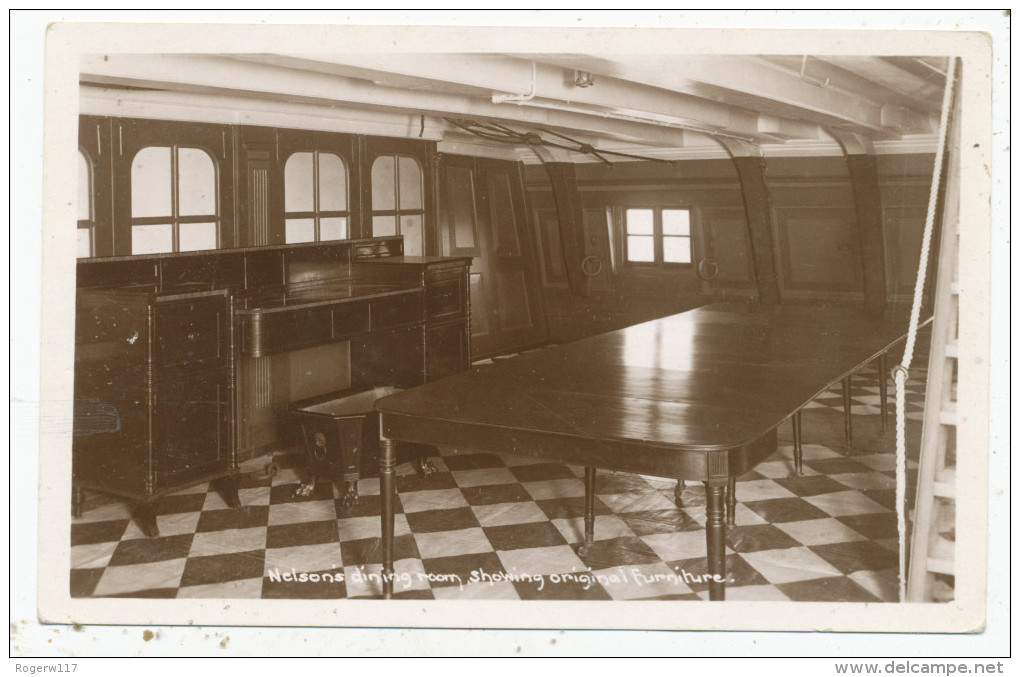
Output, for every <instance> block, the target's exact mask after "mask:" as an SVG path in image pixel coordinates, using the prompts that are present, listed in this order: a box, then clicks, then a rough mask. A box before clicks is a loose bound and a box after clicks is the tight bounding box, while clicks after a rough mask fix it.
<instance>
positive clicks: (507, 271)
mask: <svg viewBox="0 0 1020 677" xmlns="http://www.w3.org/2000/svg"><path fill="white" fill-rule="evenodd" d="M439 167H440V179H439V181H440V185H441V186H442V187H443V189H444V190H443V192H442V196H441V199H442V205H441V208H440V212H441V214H442V216H441V218H440V219H439V223H440V233H439V236H440V241H441V242H442V244H443V246H444V247H445V248H446V250H445V251H448V252H449V253H450V254H453V253H457V254H460V255H464V254H467V255H471V256H473V257H474V262H473V263H472V265H471V276H470V281H469V285H470V290H471V349H472V356H473V357H474V358H479V357H484V356H487V355H494V354H499V353H505V352H512V351H516V350H520V349H521V348H524V347H527V346H532V345H536V344H539V343H542V342H543V341H545V340H546V328H545V317H544V315H543V313H542V306H543V300H542V292H541V272H540V268H539V256H538V251H537V249H536V246H535V244H534V239H535V238H534V237H533V232H532V226H531V223H530V221H529V214H528V212H527V208H526V205H525V200H524V189H523V184H522V182H521V177H520V173H519V167H518V165H517V163H514V162H508V161H505V160H489V159H482V158H471V157H466V156H458V155H444V156H442V158H441V160H440V162H439ZM468 243H472V244H473V245H474V246H473V247H471V248H467V247H465V246H464V245H466V244H468Z"/></svg>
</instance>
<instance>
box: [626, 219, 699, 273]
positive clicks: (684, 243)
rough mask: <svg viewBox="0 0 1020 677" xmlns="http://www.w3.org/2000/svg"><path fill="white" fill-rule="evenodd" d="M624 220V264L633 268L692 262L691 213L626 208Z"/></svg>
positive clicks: (679, 264) (681, 264)
mask: <svg viewBox="0 0 1020 677" xmlns="http://www.w3.org/2000/svg"><path fill="white" fill-rule="evenodd" d="M623 218H624V224H623V225H624V238H623V240H624V241H623V246H624V261H625V262H626V263H627V264H629V265H636V266H662V267H668V266H685V265H691V262H692V260H693V253H692V252H693V246H692V242H691V210H689V209H667V208H660V207H655V208H640V209H639V208H629V209H625V210H624V212H623Z"/></svg>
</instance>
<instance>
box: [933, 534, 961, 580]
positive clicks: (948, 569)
mask: <svg viewBox="0 0 1020 677" xmlns="http://www.w3.org/2000/svg"><path fill="white" fill-rule="evenodd" d="M955 559H956V543H954V542H953V541H950V540H949V539H946V538H942V537H941V536H937V537H936V538H935V542H934V543H932V544H931V546H930V547H929V548H928V571H931V572H934V573H937V574H947V575H949V576H954V575H955V567H954V566H953V560H955Z"/></svg>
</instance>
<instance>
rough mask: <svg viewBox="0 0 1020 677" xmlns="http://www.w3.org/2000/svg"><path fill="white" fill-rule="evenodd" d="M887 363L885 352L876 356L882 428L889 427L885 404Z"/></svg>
mask: <svg viewBox="0 0 1020 677" xmlns="http://www.w3.org/2000/svg"><path fill="white" fill-rule="evenodd" d="M888 368H889V365H887V364H886V354H885V353H882V354H881V355H879V356H878V407H879V410H880V411H881V412H882V430H883V431H886V430H888V429H889V411H888V408H887V407H886V406H885V405H886V402H885V401H886V398H887V397H888V396H889V372H888Z"/></svg>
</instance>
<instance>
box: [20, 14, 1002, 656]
mask: <svg viewBox="0 0 1020 677" xmlns="http://www.w3.org/2000/svg"><path fill="white" fill-rule="evenodd" d="M302 14H304V16H301V15H300V14H299V16H298V17H296V19H297V22H296V23H289V24H275V25H249V24H244V25H240V24H229V23H225V24H219V25H216V24H213V23H211V22H205V21H202V20H201V18H200V17H198V19H199V20H197V21H195V22H194V23H187V22H166V23H131V24H128V23H123V24H118V23H99V22H97V23H87V22H66V23H64V22H56V23H53V24H51V25H50V26H49V27H48V34H47V40H46V71H45V77H46V83H47V84H46V92H47V100H46V110H45V112H46V116H45V121H44V123H43V124H44V130H45V136H46V143H45V151H44V167H45V172H46V175H45V178H44V187H43V191H44V192H43V196H44V203H43V213H44V216H45V218H44V223H43V237H44V241H45V242H47V243H48V244H47V245H46V249H45V254H44V256H43V280H44V283H43V285H42V291H41V293H42V305H43V308H47V309H51V310H48V311H45V312H44V313H43V316H42V336H43V337H44V338H43V339H42V342H41V355H42V361H43V379H42V384H41V385H42V387H41V395H40V421H41V425H40V429H39V443H40V451H39V454H40V463H39V466H40V471H39V472H40V489H39V491H40V493H39V524H40V529H39V536H38V537H39V550H38V557H39V560H38V572H39V573H38V583H37V590H36V594H37V596H38V613H39V620H40V621H41V622H43V623H53V624H66V625H70V624H74V625H76V626H77V625H78V624H112V625H118V626H131V625H150V624H157V625H166V626H173V625H233V626H250V625H258V626H313V627H314V626H325V627H369V628H383V627H420V628H536V629H540V628H549V629H553V628H555V629H561V628H563V629H571V628H573V629H593V630H594V629H599V630H623V629H631V630H695V629H697V630H754V631H761V630H784V631H809V630H810V631H814V630H832V631H844V632H847V631H850V632H913V633H926V632H927V633H931V632H935V633H972V632H980V631H981V630H982V629H983V628H984V626H985V622H986V611H987V604H988V600H987V586H988V578H987V557H988V554H987V552H988V551H987V548H988V545H987V544H988V535H989V528H988V524H989V495H988V490H987V487H988V478H989V449H990V444H991V442H990V440H989V429H988V423H989V407H990V400H989V377H990V374H989V364H990V355H989V348H988V343H989V339H990V336H991V325H990V319H989V314H990V310H989V294H990V291H991V272H990V265H989V263H990V259H989V251H990V241H991V233H992V216H991V210H990V195H991V190H992V178H991V176H990V175H989V173H988V166H989V164H990V163H991V160H990V158H989V154H990V152H991V149H992V127H991V105H992V104H991V101H992V98H991V97H992V95H991V85H990V76H991V70H992V49H991V44H990V42H989V41H988V40H986V39H984V38H983V37H982V36H981V35H979V34H977V33H967V32H962V31H948V30H947V31H930V30H928V31H924V30H920V31H877V30H876V31H849V30H841V29H839V27H838V26H833V27H832V29H831V30H825V31H823V30H787V31H784V30H779V29H775V30H767V29H756V30H735V29H733V30H730V29H713V30H708V29H704V30H702V29H699V30H692V29H685V28H676V27H663V28H657V27H640V28H624V27H616V26H613V27H608V26H607V27H598V26H597V25H596V26H591V25H589V26H586V27H584V28H563V27H542V26H532V27H519V26H512V25H503V26H498V25H479V26H465V25H456V26H455V25H443V26H438V25H432V26H422V25H375V26H368V25H341V24H329V23H318V22H316V21H315V20H314V16H312V15H313V14H314V13H302ZM383 23H385V22H383ZM982 167H983V168H982ZM71 221H74V222H75V223H76V225H75V227H74V228H72V226H71V225H70V223H71ZM47 374H49V375H50V376H51V378H48V377H47ZM997 444H1002V440H999V441H998V442H997ZM1007 448H1008V442H1007ZM32 507H33V508H34V506H32ZM42 525H46V526H45V527H43V526H42ZM13 618H14V617H13V616H12V633H13V632H14V628H15V623H14V622H13ZM132 632H133V631H132ZM135 634H137V633H135ZM12 637H13V635H12ZM146 641H148V640H146Z"/></svg>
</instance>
